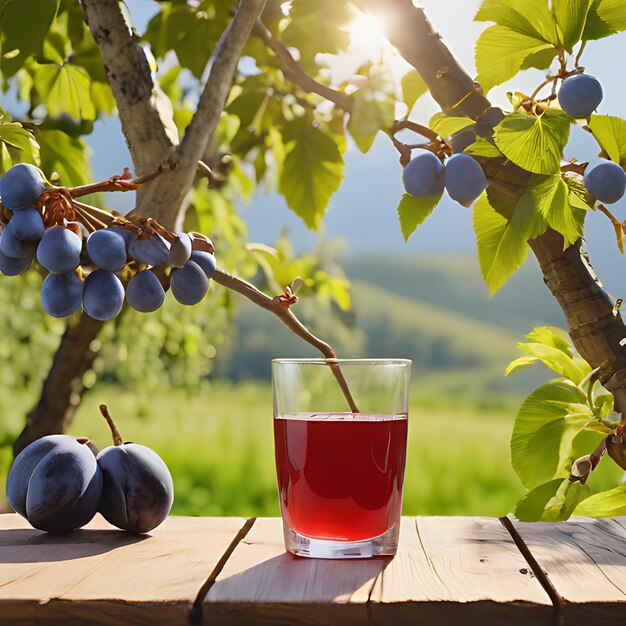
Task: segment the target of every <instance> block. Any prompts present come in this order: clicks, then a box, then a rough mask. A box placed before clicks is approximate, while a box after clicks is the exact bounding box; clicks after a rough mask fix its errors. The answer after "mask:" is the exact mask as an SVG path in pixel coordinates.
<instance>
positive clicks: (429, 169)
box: [402, 148, 444, 197]
mask: <svg viewBox="0 0 626 626" xmlns="http://www.w3.org/2000/svg"><path fill="white" fill-rule="evenodd" d="M413 155H414V156H413V158H412V159H411V160H410V161H409V162H408V163H407V165H406V167H405V168H404V172H403V173H402V180H403V182H404V188H405V189H406V192H407V193H408V194H411V195H412V196H418V197H426V196H439V195H441V194H442V193H443V187H444V168H443V164H442V163H441V161H440V160H439V158H438V157H437V156H436V155H435V154H433V153H432V152H430V151H429V150H422V149H421V148H420V149H417V150H414V152H413Z"/></svg>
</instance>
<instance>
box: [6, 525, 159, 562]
mask: <svg viewBox="0 0 626 626" xmlns="http://www.w3.org/2000/svg"><path fill="white" fill-rule="evenodd" d="M148 538H149V535H131V534H130V533H126V532H124V531H121V530H96V529H89V528H83V529H81V530H75V531H73V532H71V533H64V534H54V535H53V534H49V533H45V532H43V531H40V530H35V529H31V528H11V529H4V530H0V563H43V562H49V561H71V560H73V559H82V558H84V557H88V556H94V555H96V554H103V553H105V552H110V551H112V550H116V549H117V548H122V547H124V546H128V545H131V544H134V543H137V542H139V541H144V540H145V539H148Z"/></svg>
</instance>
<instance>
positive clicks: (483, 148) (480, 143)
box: [463, 137, 502, 158]
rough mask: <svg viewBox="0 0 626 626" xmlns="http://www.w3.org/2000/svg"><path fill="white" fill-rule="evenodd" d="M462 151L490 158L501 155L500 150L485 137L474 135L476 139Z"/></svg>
mask: <svg viewBox="0 0 626 626" xmlns="http://www.w3.org/2000/svg"><path fill="white" fill-rule="evenodd" d="M463 152H465V154H471V155H472V156H482V157H490V158H493V157H501V156H502V152H500V150H498V148H497V147H496V146H494V145H493V144H492V143H491V142H490V141H489V140H487V139H486V138H485V137H476V141H475V142H474V143H472V144H470V145H469V146H467V148H465V150H463Z"/></svg>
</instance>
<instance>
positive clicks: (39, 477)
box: [7, 435, 103, 533]
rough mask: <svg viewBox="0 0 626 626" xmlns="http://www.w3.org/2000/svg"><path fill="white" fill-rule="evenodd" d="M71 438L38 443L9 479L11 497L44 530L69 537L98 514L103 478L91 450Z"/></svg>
mask: <svg viewBox="0 0 626 626" xmlns="http://www.w3.org/2000/svg"><path fill="white" fill-rule="evenodd" d="M86 443H87V440H81V441H78V440H76V439H73V438H72V437H69V436H67V435H49V436H47V437H42V438H41V439H38V440H37V441H34V442H33V443H31V444H30V445H29V446H27V447H26V448H24V450H22V452H20V454H19V455H18V456H17V458H16V459H15V462H14V463H13V466H12V467H11V470H10V472H9V476H8V479H7V498H8V500H9V504H10V505H11V506H12V507H13V508H14V509H15V511H16V512H17V513H19V514H20V515H22V516H24V517H26V519H27V520H28V521H29V522H30V523H31V524H32V525H33V526H34V527H35V528H38V529H40V530H46V531H48V532H53V533H61V532H69V531H72V530H74V529H76V528H80V527H81V526H84V525H85V524H86V523H87V522H89V521H90V520H91V519H92V518H93V516H94V515H95V514H96V512H97V510H98V505H99V503H100V497H101V495H102V484H103V480H102V473H101V472H100V469H99V467H98V464H97V461H96V458H95V456H94V454H93V452H92V450H91V449H90V448H89V446H88V445H86Z"/></svg>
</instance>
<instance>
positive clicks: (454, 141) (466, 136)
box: [450, 128, 476, 154]
mask: <svg viewBox="0 0 626 626" xmlns="http://www.w3.org/2000/svg"><path fill="white" fill-rule="evenodd" d="M475 141H476V133H475V132H474V131H473V130H470V129H467V128H466V129H463V130H460V131H458V132H456V133H454V135H452V136H451V137H450V147H451V148H452V152H453V153H454V154H459V153H461V152H463V151H464V150H465V148H468V147H469V146H471V145H472V144H473V143H474V142H475Z"/></svg>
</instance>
